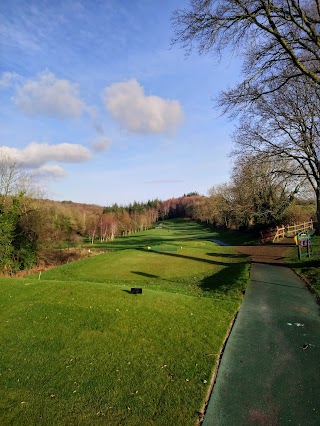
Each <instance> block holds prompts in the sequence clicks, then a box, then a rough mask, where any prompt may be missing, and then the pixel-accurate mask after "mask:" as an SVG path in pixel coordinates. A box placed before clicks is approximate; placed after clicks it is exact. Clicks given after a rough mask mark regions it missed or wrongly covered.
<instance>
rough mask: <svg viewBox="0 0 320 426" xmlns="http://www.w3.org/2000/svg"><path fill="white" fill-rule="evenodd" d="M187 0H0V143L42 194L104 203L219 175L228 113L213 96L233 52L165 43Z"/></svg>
mask: <svg viewBox="0 0 320 426" xmlns="http://www.w3.org/2000/svg"><path fill="white" fill-rule="evenodd" d="M186 6H188V1H187V0H162V1H161V2H159V1H157V0H63V1H60V0H55V1H52V0H28V1H25V0H2V1H1V2H0V97H1V98H0V138H1V140H0V155H1V156H5V157H7V156H9V157H13V158H15V159H16V160H17V161H18V162H20V163H21V164H22V165H23V166H24V167H25V168H26V169H27V170H28V171H29V172H30V173H31V174H32V175H33V176H34V177H35V179H37V181H38V182H40V183H41V186H42V187H43V188H44V190H45V194H46V197H47V198H50V199H54V200H60V201H62V200H71V201H73V202H80V203H89V204H91V203H92V204H98V205H102V206H107V205H111V204H113V203H118V204H121V205H127V204H129V203H130V202H133V201H139V202H142V201H147V200H148V199H155V198H158V199H161V200H167V199H169V198H171V197H179V196H182V195H183V194H186V193H189V192H194V191H196V192H198V193H199V194H203V195H206V194H207V191H208V190H209V189H210V188H211V187H212V186H214V185H218V184H220V183H224V182H226V181H227V180H228V178H229V174H230V171H231V159H230V156H229V154H230V152H231V149H232V141H231V134H232V131H233V124H232V123H231V122H230V121H229V120H228V118H227V117H224V116H221V114H220V112H219V111H217V110H216V109H215V108H214V101H213V99H214V98H215V97H216V96H217V95H218V93H219V91H221V90H223V89H227V88H229V87H230V86H232V85H233V84H234V82H235V81H236V79H237V78H238V66H237V61H236V59H235V58H233V57H232V55H228V54H225V55H224V57H223V58H222V60H221V61H220V62H218V61H217V60H216V59H217V58H215V57H214V56H213V55H210V54H209V55H205V56H200V55H198V54H197V52H196V51H194V52H193V53H192V54H191V55H190V56H188V57H186V55H185V51H183V50H182V49H181V48H180V46H178V45H174V46H172V45H171V39H172V37H173V35H174V34H173V27H172V23H171V20H170V19H171V17H172V13H173V11H174V10H175V9H179V8H183V7H186Z"/></svg>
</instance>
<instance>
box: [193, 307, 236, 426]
mask: <svg viewBox="0 0 320 426" xmlns="http://www.w3.org/2000/svg"><path fill="white" fill-rule="evenodd" d="M240 307H241V306H240ZM240 307H239V309H238V310H237V312H236V313H235V315H234V317H233V318H232V320H231V323H230V325H229V328H228V331H227V334H226V337H225V339H224V341H223V344H222V347H221V351H220V353H219V356H218V357H217V360H216V363H215V366H214V369H213V374H212V377H211V380H210V386H209V389H208V391H207V393H206V397H205V400H204V402H203V404H202V406H201V408H200V410H199V411H198V419H197V420H196V423H195V426H201V425H202V423H203V422H204V418H205V415H206V411H207V408H208V405H209V401H210V399H211V395H212V392H213V389H214V386H215V384H216V381H217V376H218V372H219V368H220V364H221V360H222V356H223V354H224V351H225V348H226V346H227V343H228V340H229V337H230V335H231V332H232V330H233V327H234V324H235V322H236V319H237V317H238V314H239V311H240Z"/></svg>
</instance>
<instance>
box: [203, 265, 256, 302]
mask: <svg viewBox="0 0 320 426" xmlns="http://www.w3.org/2000/svg"><path fill="white" fill-rule="evenodd" d="M248 283H249V267H248V263H247V262H246V261H244V262H239V263H233V264H228V267H227V268H224V269H223V270H222V271H220V272H218V273H216V274H214V275H210V276H209V277H206V278H204V279H203V280H202V281H201V283H200V284H199V288H201V289H202V290H203V291H204V292H212V293H216V294H221V295H225V296H228V295H230V294H236V295H238V296H240V294H243V293H244V291H245V289H246V287H247V284H248Z"/></svg>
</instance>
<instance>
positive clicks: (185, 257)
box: [137, 248, 244, 266]
mask: <svg viewBox="0 0 320 426" xmlns="http://www.w3.org/2000/svg"><path fill="white" fill-rule="evenodd" d="M137 250H141V251H145V252H148V253H150V250H147V249H144V248H138V249H137ZM152 253H155V254H158V255H160V256H171V257H179V258H182V259H188V260H195V261H197V262H202V263H209V264H211V265H224V266H229V265H230V263H228V262H218V261H215V260H209V259H203V258H201V257H195V256H186V255H184V254H173V253H169V252H164V251H152ZM240 257H241V256H240ZM242 257H244V256H242Z"/></svg>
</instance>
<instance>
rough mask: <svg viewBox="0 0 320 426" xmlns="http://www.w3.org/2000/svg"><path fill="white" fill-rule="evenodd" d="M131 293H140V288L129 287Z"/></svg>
mask: <svg viewBox="0 0 320 426" xmlns="http://www.w3.org/2000/svg"><path fill="white" fill-rule="evenodd" d="M131 294H142V288H138V287H133V288H132V289H131Z"/></svg>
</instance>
